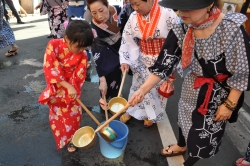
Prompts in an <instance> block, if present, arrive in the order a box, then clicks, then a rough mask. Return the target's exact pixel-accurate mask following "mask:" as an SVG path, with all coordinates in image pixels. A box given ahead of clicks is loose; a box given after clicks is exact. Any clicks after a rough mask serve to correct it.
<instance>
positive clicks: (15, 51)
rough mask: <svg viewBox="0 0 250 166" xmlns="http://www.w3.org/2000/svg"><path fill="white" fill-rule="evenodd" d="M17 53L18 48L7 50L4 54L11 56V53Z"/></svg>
mask: <svg viewBox="0 0 250 166" xmlns="http://www.w3.org/2000/svg"><path fill="white" fill-rule="evenodd" d="M17 53H18V48H17V49H16V50H12V51H11V50H9V51H8V52H7V53H6V54H5V56H7V57H9V56H13V55H16V54H17Z"/></svg>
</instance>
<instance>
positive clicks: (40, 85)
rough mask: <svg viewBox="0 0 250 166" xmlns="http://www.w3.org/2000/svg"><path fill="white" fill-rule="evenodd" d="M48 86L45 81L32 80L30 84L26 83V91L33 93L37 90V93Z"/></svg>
mask: <svg viewBox="0 0 250 166" xmlns="http://www.w3.org/2000/svg"><path fill="white" fill-rule="evenodd" d="M45 87H46V85H45V83H44V82H40V81H32V82H30V84H29V85H24V88H25V91H24V92H26V93H31V92H35V93H42V91H43V90H44V88H45Z"/></svg>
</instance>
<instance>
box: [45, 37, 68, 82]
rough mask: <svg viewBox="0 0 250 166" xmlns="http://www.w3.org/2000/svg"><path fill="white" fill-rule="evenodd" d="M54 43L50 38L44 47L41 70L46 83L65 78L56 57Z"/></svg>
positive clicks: (60, 80)
mask: <svg viewBox="0 0 250 166" xmlns="http://www.w3.org/2000/svg"><path fill="white" fill-rule="evenodd" d="M56 47H57V46H56V43H55V42H54V41H53V40H51V41H50V42H49V43H48V45H47V48H46V51H45V55H44V64H43V70H44V75H45V79H46V82H47V84H54V83H58V82H62V81H64V80H65V78H64V72H63V70H62V68H61V66H60V63H59V61H58V60H57V59H56V53H55V49H56Z"/></svg>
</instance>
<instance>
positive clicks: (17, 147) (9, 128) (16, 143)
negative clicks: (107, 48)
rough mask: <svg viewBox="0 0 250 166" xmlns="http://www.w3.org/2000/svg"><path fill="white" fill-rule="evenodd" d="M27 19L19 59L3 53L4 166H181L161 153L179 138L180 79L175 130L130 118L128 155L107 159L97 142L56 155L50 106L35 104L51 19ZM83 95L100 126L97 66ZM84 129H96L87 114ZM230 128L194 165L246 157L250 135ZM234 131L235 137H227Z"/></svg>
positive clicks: (0, 116) (0, 151) (0, 122)
mask: <svg viewBox="0 0 250 166" xmlns="http://www.w3.org/2000/svg"><path fill="white" fill-rule="evenodd" d="M23 21H25V22H26V24H23V25H18V24H16V20H15V18H12V19H11V22H10V25H11V27H12V28H13V30H14V33H15V35H16V40H17V44H18V46H19V53H18V55H16V56H13V57H5V55H4V54H5V53H6V52H7V50H8V49H9V48H5V49H1V50H0V106H1V107H0V166H42V165H45V166H125V165H126V166H167V165H169V166H178V165H176V164H173V163H176V162H177V163H178V162H180V160H181V159H180V158H172V159H168V160H166V159H165V158H163V157H161V156H159V151H160V149H161V148H162V147H163V145H165V144H166V143H168V142H170V143H175V142H176V139H175V137H178V132H177V131H178V126H177V123H176V122H177V104H178V98H179V96H180V89H181V82H182V79H181V78H179V77H177V81H176V82H175V88H176V89H175V95H174V96H172V97H171V98H170V99H169V101H168V104H167V108H166V112H167V117H168V118H166V119H165V121H167V119H169V121H170V124H168V126H167V127H168V128H170V130H171V132H170V130H169V129H168V130H167V129H165V128H161V130H162V131H164V134H163V135H164V137H165V138H163V137H162V135H160V133H159V131H158V127H159V126H160V125H154V126H152V127H151V128H149V129H145V128H144V127H143V122H141V121H137V120H135V119H132V120H131V121H129V122H128V124H127V125H128V128H129V135H128V144H127V147H126V149H125V151H124V154H123V155H121V156H120V157H118V158H116V159H108V158H105V157H104V156H103V155H102V154H101V153H100V145H99V140H98V139H97V142H96V143H95V145H94V146H93V147H92V148H91V149H89V150H80V151H78V152H76V153H74V154H69V153H68V152H67V151H66V149H65V148H64V149H62V150H59V151H57V150H56V148H55V142H54V139H53V136H52V133H51V130H50V126H49V121H48V108H47V107H46V106H44V105H39V104H38V102H37V99H38V97H39V95H40V93H41V92H42V90H43V89H44V88H45V86H46V85H45V80H44V76H43V72H42V63H43V55H44V50H45V47H46V44H47V42H48V41H49V39H47V38H46V36H47V35H48V34H49V28H48V23H47V18H46V16H39V15H33V16H31V15H30V16H28V17H26V18H23ZM130 82H131V76H127V77H126V82H125V85H124V88H123V96H124V97H125V98H126V97H127V96H128V91H129V86H130ZM82 94H83V95H82V97H81V100H82V102H83V103H84V104H85V105H86V106H87V107H88V108H89V110H91V111H92V113H93V114H94V115H95V117H96V118H97V119H98V120H99V121H100V122H102V121H104V120H105V116H104V113H103V112H101V111H100V109H99V106H98V101H99V91H98V76H97V74H96V71H95V67H94V63H93V62H92V66H91V68H90V69H89V70H88V77H87V79H86V82H85V84H84V86H83V89H82ZM109 116H111V114H109ZM81 126H91V127H93V128H96V127H97V125H96V124H95V122H94V121H93V120H92V119H90V117H89V116H88V115H87V113H85V112H83V119H82V122H81ZM230 126H231V128H228V129H227V132H226V134H225V137H224V139H223V143H222V146H221V150H220V152H219V153H218V154H217V155H216V156H215V157H213V158H210V159H205V160H202V161H199V162H198V163H197V164H196V166H211V165H213V166H231V165H232V163H233V162H234V161H235V160H236V159H237V158H239V157H242V155H243V153H244V150H243V149H244V148H243V149H239V150H238V146H237V147H236V146H235V145H237V142H238V143H240V144H243V146H244V144H245V142H247V141H249V140H250V137H249V133H248V132H245V131H243V130H242V129H241V126H239V124H233V125H230ZM236 131H237V132H236ZM238 131H241V133H240V134H239V133H238ZM161 133H162V132H161ZM171 133H173V134H171ZM230 133H231V134H232V133H233V135H234V136H236V138H232V137H229V135H230ZM246 146H247V144H245V147H246ZM186 157H187V156H184V158H186Z"/></svg>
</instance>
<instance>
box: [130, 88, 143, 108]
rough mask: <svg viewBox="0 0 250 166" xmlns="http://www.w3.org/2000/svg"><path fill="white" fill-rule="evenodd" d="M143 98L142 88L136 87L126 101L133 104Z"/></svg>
mask: <svg viewBox="0 0 250 166" xmlns="http://www.w3.org/2000/svg"><path fill="white" fill-rule="evenodd" d="M143 99H144V93H143V92H142V90H140V89H138V90H137V91H135V93H134V94H133V95H132V96H131V97H130V99H129V101H128V103H129V104H130V105H131V106H135V105H136V104H138V103H140V102H142V100H143Z"/></svg>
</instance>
